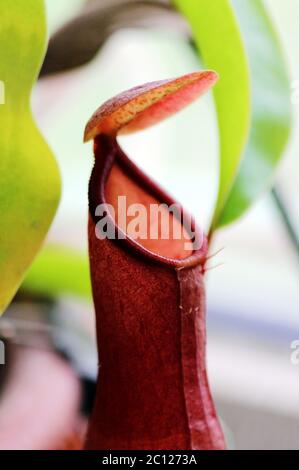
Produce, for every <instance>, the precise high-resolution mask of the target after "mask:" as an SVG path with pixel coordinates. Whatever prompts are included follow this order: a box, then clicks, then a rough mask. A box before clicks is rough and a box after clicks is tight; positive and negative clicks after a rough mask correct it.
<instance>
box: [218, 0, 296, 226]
mask: <svg viewBox="0 0 299 470" xmlns="http://www.w3.org/2000/svg"><path fill="white" fill-rule="evenodd" d="M233 7H234V9H235V11H236V14H237V17H238V21H239V24H240V28H241V31H242V34H243V37H244V40H245V44H246V49H247V53H248V55H249V61H250V71H251V80H252V87H253V117H252V124H251V132H250V139H249V142H248V145H247V148H246V152H245V157H244V159H243V161H242V163H241V166H240V169H239V173H238V176H237V179H236V181H235V183H234V186H233V188H232V191H231V194H230V196H229V198H228V200H227V202H226V205H225V207H224V209H223V212H222V213H221V217H220V220H219V222H218V225H225V224H228V223H230V222H233V221H234V220H236V219H237V218H238V217H240V216H241V215H242V214H243V213H244V212H245V211H246V210H247V209H248V208H249V207H250V205H251V204H252V203H253V202H254V201H255V200H256V198H257V197H258V196H259V195H260V194H261V192H262V191H264V190H265V189H267V188H269V187H270V185H271V182H273V173H274V171H275V169H276V167H277V164H278V162H279V160H280V158H281V156H282V154H283V151H284V148H285V145H286V143H287V141H288V138H289V133H290V125H291V102H290V86H289V83H288V77H287V73H286V67H285V63H284V59H283V56H282V52H281V49H280V45H279V43H278V40H277V37H276V34H275V31H274V30H273V26H272V24H271V21H270V19H269V17H268V16H267V13H266V11H265V8H264V4H263V2H262V1H261V0H251V1H250V2H248V1H247V2H244V1H243V0H233Z"/></svg>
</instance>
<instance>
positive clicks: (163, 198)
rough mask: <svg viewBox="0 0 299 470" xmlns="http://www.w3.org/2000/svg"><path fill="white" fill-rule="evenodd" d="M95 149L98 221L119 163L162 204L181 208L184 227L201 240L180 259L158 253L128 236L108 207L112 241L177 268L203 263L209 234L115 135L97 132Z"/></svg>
mask: <svg viewBox="0 0 299 470" xmlns="http://www.w3.org/2000/svg"><path fill="white" fill-rule="evenodd" d="M94 151H95V157H96V158H95V166H94V169H93V172H92V176H91V180H90V185H89V201H90V203H89V212H90V216H91V218H92V220H93V221H94V223H95V225H96V224H97V222H98V219H97V216H96V214H97V208H98V207H99V206H101V205H106V206H107V205H109V204H108V202H107V197H106V185H107V181H108V178H109V176H110V175H111V171H112V169H113V167H114V165H118V166H119V167H120V168H121V169H122V171H123V172H124V173H125V174H126V175H127V176H128V177H129V178H130V179H131V180H132V181H133V182H135V183H137V184H138V185H139V186H140V187H141V188H142V189H144V190H146V191H147V192H148V194H150V195H152V196H153V197H154V198H156V199H157V200H158V201H159V202H160V203H161V204H166V205H167V206H168V207H169V206H175V207H177V208H179V209H180V213H181V214H182V215H183V227H184V230H186V232H187V233H188V234H190V239H194V238H195V239H196V240H200V244H199V246H197V247H196V248H194V249H192V250H190V252H191V254H189V255H188V256H186V257H184V258H181V259H178V258H174V257H168V256H164V255H161V254H158V253H156V252H154V251H153V250H151V249H148V248H146V247H145V246H143V244H142V243H140V242H139V241H137V240H136V239H134V238H132V237H131V236H129V235H128V234H127V233H126V231H124V230H123V229H122V228H121V227H120V226H119V225H118V223H117V222H116V220H115V218H114V217H113V216H112V215H111V213H110V212H109V211H107V212H106V214H105V218H106V220H107V219H108V220H109V226H110V227H112V229H113V230H114V231H115V233H116V238H115V240H112V241H115V242H120V243H123V244H124V246H126V247H128V248H130V249H131V251H133V252H135V254H139V255H142V256H145V257H147V258H148V259H150V260H151V261H154V262H158V263H161V264H163V265H167V266H169V267H174V268H176V269H184V268H189V267H193V266H196V265H202V266H204V264H205V261H206V256H207V250H208V242H207V238H206V236H205V235H204V234H203V232H202V231H201V230H200V229H199V228H198V226H197V225H196V223H195V221H194V219H193V218H192V217H191V216H190V215H189V214H188V213H187V211H185V210H184V209H183V208H182V206H181V205H180V204H178V203H177V202H176V201H174V200H173V199H172V197H170V196H169V195H168V194H167V193H166V192H165V191H164V190H162V189H161V188H160V187H159V186H158V185H157V184H156V183H155V182H154V181H152V180H151V179H150V178H149V177H148V176H147V175H146V174H145V173H143V171H142V170H141V169H140V168H138V166H137V165H135V164H134V163H133V162H132V161H131V160H130V159H129V157H128V156H127V155H126V154H125V153H124V152H123V150H122V149H121V148H120V146H119V145H118V143H117V141H116V139H115V138H114V137H108V136H103V135H101V136H98V137H97V138H96V139H95V145H94ZM192 246H193V245H192Z"/></svg>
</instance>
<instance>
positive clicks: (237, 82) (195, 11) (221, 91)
mask: <svg viewBox="0 0 299 470" xmlns="http://www.w3.org/2000/svg"><path fill="white" fill-rule="evenodd" d="M174 3H175V4H176V6H177V7H178V9H179V10H180V11H181V12H182V13H183V14H184V15H185V17H186V19H187V21H188V22H189V24H190V26H191V28H192V31H193V36H194V40H195V43H196V45H197V48H198V50H199V52H200V54H201V56H202V58H203V61H204V63H205V66H206V67H208V68H211V69H214V70H216V71H217V72H218V73H219V75H220V81H219V83H218V84H217V85H216V87H215V89H214V96H215V103H216V109H217V115H218V122H219V134H220V147H221V148H220V178H219V192H218V200H217V204H216V208H215V214H214V222H213V225H214V226H215V225H216V224H217V220H218V218H219V215H220V213H221V211H222V209H223V207H224V205H225V202H226V200H227V197H228V195H229V193H230V190H231V188H232V185H233V182H234V180H235V177H236V174H237V171H238V167H239V164H240V160H241V158H242V155H243V150H244V148H245V144H246V142H247V138H248V133H249V125H250V112H251V109H250V101H251V93H250V78H249V68H248V63H247V57H246V52H245V49H244V44H243V41H242V38H241V35H240V31H239V27H238V23H237V21H236V18H235V14H234V11H233V9H232V6H231V3H230V1H228V0H197V1H194V0H174ZM247 3H248V2H247Z"/></svg>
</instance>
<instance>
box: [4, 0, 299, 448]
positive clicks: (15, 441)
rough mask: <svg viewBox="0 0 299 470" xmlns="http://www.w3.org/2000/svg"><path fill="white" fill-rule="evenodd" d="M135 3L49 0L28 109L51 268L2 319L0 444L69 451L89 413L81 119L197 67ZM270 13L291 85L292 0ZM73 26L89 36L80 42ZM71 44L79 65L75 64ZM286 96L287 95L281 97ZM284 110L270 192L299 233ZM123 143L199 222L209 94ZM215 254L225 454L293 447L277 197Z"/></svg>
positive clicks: (297, 178)
mask: <svg viewBox="0 0 299 470" xmlns="http://www.w3.org/2000/svg"><path fill="white" fill-rule="evenodd" d="M140 3H147V5H146V6H143V7H142V8H140V10H139V9H134V12H133V13H132V12H130V8H129V7H127V8H126V9H124V10H123V9H122V8H121V4H122V2H121V1H116V0H113V1H110V2H106V1H97V0H92V1H89V2H86V1H84V0H48V1H47V8H48V22H49V32H50V36H51V37H52V39H51V42H50V48H49V52H48V55H47V58H46V61H45V64H44V68H43V70H42V74H41V77H40V80H39V82H38V84H37V86H36V89H35V91H34V97H33V108H34V113H35V116H36V119H37V121H38V123H39V126H40V128H41V130H42V132H43V134H44V135H45V137H46V139H47V140H48V142H49V144H50V146H51V147H52V149H53V150H54V153H55V155H56V158H57V160H58V162H59V166H60V169H61V173H62V179H63V196H62V202H61V205H60V208H59V211H58V213H57V216H56V219H55V222H54V224H53V226H52V229H51V232H50V234H49V237H48V241H47V245H48V247H49V248H48V250H49V251H48V255H49V253H51V250H52V252H53V256H54V257H55V256H58V255H57V253H58V254H59V255H61V256H60V258H61V259H62V260H63V261H62V264H60V265H59V266H60V267H61V269H58V268H57V265H55V263H54V264H53V263H52V262H51V261H49V260H48V259H47V256H45V258H44V261H43V263H41V264H40V265H38V266H37V267H36V268H34V267H33V269H32V271H31V272H30V273H29V278H28V280H27V281H26V282H25V284H24V286H23V289H21V291H20V293H19V294H18V295H17V297H16V299H15V301H14V302H13V304H12V305H11V307H10V309H9V312H8V313H7V314H6V315H5V316H4V318H3V319H1V320H0V336H1V337H2V338H4V340H5V341H6V344H7V348H6V366H5V367H3V366H0V448H37V449H39V448H80V446H81V442H82V437H83V436H84V432H85V426H86V419H87V417H88V414H89V413H90V409H91V406H92V399H93V393H94V381H95V378H96V373H97V356H96V347H95V341H94V311H93V306H92V301H91V297H90V292H89V285H88V280H87V281H86V279H87V277H88V266H87V255H86V253H87V233H86V225H87V185H88V179H89V175H90V172H91V168H92V165H93V158H92V147H91V145H90V144H88V145H83V143H82V136H83V130H84V126H85V124H86V122H87V120H88V119H89V117H90V115H91V114H92V113H93V112H94V111H95V109H96V108H97V107H98V106H99V105H100V104H101V103H103V102H104V101H105V100H106V99H108V98H110V97H111V96H113V95H115V94H116V93H118V92H120V91H122V90H124V89H127V88H131V87H133V86H135V85H138V84H142V83H145V82H148V81H152V80H159V79H163V78H168V77H169V78H170V77H174V76H178V75H182V74H185V73H188V72H191V71H194V70H197V69H199V68H200V67H201V64H200V62H199V59H198V56H197V54H196V52H195V50H194V48H193V47H192V44H191V43H190V40H189V29H188V26H187V25H186V24H185V23H184V21H183V20H182V19H180V18H178V17H177V15H175V14H173V13H171V12H169V11H168V7H167V2H159V3H160V4H161V6H160V7H159V9H157V8H156V7H154V6H153V5H152V3H153V2H140ZM266 3H267V6H268V8H269V12H270V14H271V16H272V18H273V22H274V24H275V26H276V29H277V30H278V32H279V36H280V39H281V43H282V47H283V49H284V51H285V56H286V61H287V65H288V68H289V75H290V82H291V84H292V83H293V82H295V81H296V80H299V49H298V47H297V45H298V21H297V18H298V17H299V3H298V2H294V1H293V0H285V1H284V2H282V1H281V0H268V1H267V2H266ZM108 4H109V5H110V7H111V12H110V13H109V14H107V13H106V14H105V20H103V15H101V12H100V13H97V14H95V13H94V12H95V11H97V12H98V11H99V10H100V9H101V8H102V7H103V8H104V7H105V6H107V5H108ZM114 4H115V8H116V9H117V14H115V11H113V8H112V7H114ZM93 9H95V10H93ZM109 15H110V16H109ZM109 19H110V21H109ZM66 24H67V26H64V25H66ZM82 24H83V25H84V24H85V30H87V31H89V32H90V34H82V30H81V29H80V28H79V27H78V25H81V26H82ZM62 27H63V29H61V28H62ZM85 30H84V28H83V31H85ZM76 31H77V34H74V32H75V33H76ZM95 31H96V36H95ZM94 36H95V37H94ZM77 43H79V44H81V49H80V50H81V51H82V57H83V59H82V62H84V61H85V62H86V63H85V64H84V65H81V64H79V63H73V62H72V61H74V58H73V56H72V51H73V50H75V48H76V47H77V46H76V44H77ZM62 45H64V47H62ZM92 48H95V51H96V53H95V54H91V50H92ZM62 51H64V53H65V55H67V56H68V60H66V58H65V56H64V54H63V53H62ZM68 51H69V52H68ZM95 51H94V52H95ZM67 52H68V54H67ZM89 54H90V55H91V57H88V56H89ZM77 59H78V56H77ZM85 59H86V60H85ZM90 59H92V60H90ZM79 61H80V60H79ZM73 65H75V66H76V67H73ZM291 94H292V89H291V87H290V100H291ZM292 106H293V113H294V129H293V134H292V138H291V140H290V143H289V145H288V148H287V151H286V153H285V158H284V160H283V162H282V164H281V165H280V168H279V171H278V173H277V190H278V191H279V194H280V196H281V198H282V200H283V202H284V205H285V208H286V209H287V211H288V216H289V219H290V221H291V224H292V227H293V229H294V231H297V233H298V231H299V224H298V221H299V199H298V186H299V163H298V153H299V133H298V132H297V130H298V120H299V102H298V103H297V104H296V103H295V102H294V103H293V104H292ZM120 143H121V145H122V147H123V148H124V149H125V151H126V152H127V153H128V155H130V157H131V158H132V159H133V160H134V161H135V162H136V163H137V164H138V165H139V166H140V167H142V168H143V169H144V170H145V171H146V172H147V173H149V174H150V175H151V176H152V177H153V178H154V179H156V180H157V181H159V183H160V184H161V185H162V186H164V187H165V188H166V189H167V190H168V191H169V192H170V193H171V194H173V195H174V197H175V198H176V199H178V200H179V201H180V202H182V203H183V204H184V205H185V206H186V207H187V208H188V209H189V210H190V211H192V212H193V213H194V215H195V216H196V218H197V220H198V222H199V223H200V224H201V225H202V226H203V227H204V228H205V229H207V228H208V226H209V222H210V218H211V214H212V209H213V205H214V203H215V199H216V195H217V184H218V150H219V149H218V131H217V122H216V115H215V110H214V105H213V99H212V95H211V94H210V95H207V96H205V97H204V98H203V99H201V100H199V101H198V102H196V103H195V104H193V105H192V106H190V107H189V108H188V109H186V110H184V111H183V112H181V113H180V114H178V115H177V116H175V117H172V118H171V119H168V120H167V121H165V122H163V123H161V124H159V125H157V126H156V127H154V128H152V129H148V130H146V131H144V132H141V133H138V134H136V135H132V136H128V137H122V138H121V139H120ZM219 250H220V251H219ZM211 253H212V254H213V253H218V254H216V255H215V256H214V257H213V258H212V259H211V260H210V262H209V268H211V269H210V270H209V271H208V275H207V290H208V296H207V297H208V369H209V375H210V381H211V386H212V391H213V393H214V396H215V398H216V403H217V408H218V412H219V414H220V416H221V419H222V421H223V423H224V426H225V430H226V433H227V437H228V442H229V446H230V448H232V449H299V365H295V364H293V363H292V362H291V353H292V349H291V343H292V342H293V341H294V340H299V308H298V305H299V285H298V284H299V282H298V281H299V257H298V256H299V253H298V244H297V250H296V243H295V241H294V234H293V240H291V237H290V228H289V230H287V227H286V224H285V222H284V221H283V218H282V213H281V211H280V210H279V208H278V206H277V203H275V199H274V197H273V194H272V195H271V194H270V193H268V194H266V195H264V196H262V197H261V198H260V200H259V202H258V203H257V204H256V205H255V206H254V208H253V209H251V210H250V211H249V212H248V213H247V214H246V216H245V217H243V218H242V219H241V220H240V221H239V222H237V223H235V224H234V225H232V226H230V227H228V228H226V229H223V230H221V231H218V232H217V235H216V236H215V239H214V242H213V246H212V249H211ZM49 259H50V257H49ZM51 259H52V258H51ZM43 274H44V276H45V279H43ZM80 276H82V279H81V278H80ZM83 278H84V279H83ZM45 284H46V285H47V287H46V288H45ZM72 285H75V289H74V290H75V291H74V293H72V289H71V288H70V286H72ZM61 286H63V287H61ZM29 416H30V419H29ZM32 416H35V418H34V419H33V420H32Z"/></svg>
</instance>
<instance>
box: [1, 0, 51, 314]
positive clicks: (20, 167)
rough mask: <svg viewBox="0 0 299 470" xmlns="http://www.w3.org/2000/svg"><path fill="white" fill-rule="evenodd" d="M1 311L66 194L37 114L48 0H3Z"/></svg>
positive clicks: (38, 247)
mask: <svg viewBox="0 0 299 470" xmlns="http://www.w3.org/2000/svg"><path fill="white" fill-rule="evenodd" d="M0 11H1V18H0V21H1V28H0V55H1V61H0V80H1V81H2V83H3V84H4V88H5V103H4V104H1V105H0V128H1V133H0V214H1V216H0V272H1V277H0V314H1V313H3V311H4V310H5V308H6V307H7V305H8V304H9V302H10V301H11V299H12V297H13V296H14V294H15V292H16V291H17V289H18V287H19V285H20V283H21V282H22V280H23V278H24V276H25V273H26V271H27V269H28V267H29V265H30V264H31V263H32V261H33V259H34V257H35V255H36V254H37V252H38V251H39V249H40V247H41V245H42V242H43V240H44V237H45V235H46V233H47V231H48V228H49V226H50V224H51V222H52V219H53V217H54V214H55V212H56V208H57V205H58V201H59V197H60V176H59V172H58V168H57V165H56V162H55V160H54V158H53V155H52V153H51V151H50V150H49V148H48V146H47V144H46V143H45V141H44V140H43V138H42V136H41V134H40V132H39V131H38V129H37V127H36V124H35V122H34V120H33V118H32V115H31V109H30V95H31V89H32V86H33V84H34V83H35V81H36V78H37V76H38V72H39V70H40V66H41V62H42V59H43V57H44V53H45V46H46V21H45V10H44V3H43V1H42V0H26V1H24V0H13V1H11V0H0Z"/></svg>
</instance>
